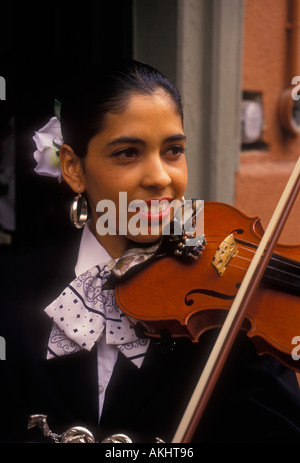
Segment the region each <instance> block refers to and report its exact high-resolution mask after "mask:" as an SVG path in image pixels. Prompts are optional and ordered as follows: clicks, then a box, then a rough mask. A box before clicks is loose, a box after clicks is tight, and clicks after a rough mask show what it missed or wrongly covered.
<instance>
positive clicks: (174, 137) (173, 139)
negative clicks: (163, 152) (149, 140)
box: [107, 133, 186, 146]
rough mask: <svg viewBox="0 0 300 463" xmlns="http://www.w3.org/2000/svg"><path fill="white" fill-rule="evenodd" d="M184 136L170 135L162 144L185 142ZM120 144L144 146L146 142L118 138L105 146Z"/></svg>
mask: <svg viewBox="0 0 300 463" xmlns="http://www.w3.org/2000/svg"><path fill="white" fill-rule="evenodd" d="M185 140H186V136H185V135H183V134H182V133H179V134H176V135H171V136H170V137H167V138H165V140H164V141H163V143H170V142H176V141H185ZM121 143H132V144H135V145H137V144H139V145H144V146H145V145H146V142H145V141H144V140H142V139H141V138H137V137H118V138H115V139H114V140H112V141H111V142H109V143H108V144H107V146H115V145H119V144H121Z"/></svg>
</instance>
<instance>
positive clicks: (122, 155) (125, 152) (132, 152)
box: [112, 148, 138, 160]
mask: <svg viewBox="0 0 300 463" xmlns="http://www.w3.org/2000/svg"><path fill="white" fill-rule="evenodd" d="M136 156H138V151H137V149H136V148H124V149H122V150H119V151H117V152H116V153H113V154H112V157H114V158H117V159H124V160H130V159H133V158H134V157H136Z"/></svg>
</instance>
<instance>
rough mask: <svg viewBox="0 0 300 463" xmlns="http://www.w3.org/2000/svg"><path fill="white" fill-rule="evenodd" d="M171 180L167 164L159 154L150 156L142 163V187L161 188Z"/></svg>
mask: <svg viewBox="0 0 300 463" xmlns="http://www.w3.org/2000/svg"><path fill="white" fill-rule="evenodd" d="M171 182H172V179H171V176H170V174H169V171H168V165H167V164H166V163H165V162H164V160H163V159H161V157H160V156H151V157H150V158H149V159H148V161H147V162H146V163H145V165H144V175H143V181H142V183H143V187H144V188H153V189H159V190H163V189H164V188H166V187H167V186H168V185H170V184H171Z"/></svg>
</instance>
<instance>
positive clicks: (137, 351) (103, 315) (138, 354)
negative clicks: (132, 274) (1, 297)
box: [45, 263, 149, 367]
mask: <svg viewBox="0 0 300 463" xmlns="http://www.w3.org/2000/svg"><path fill="white" fill-rule="evenodd" d="M110 267H112V263H109V264H105V265H104V266H102V267H100V266H98V265H97V266H95V267H93V268H92V269H91V270H88V271H87V272H85V273H84V274H82V275H80V276H78V277H77V278H76V279H75V280H73V281H72V282H71V283H70V284H69V285H68V286H67V288H66V289H65V290H64V291H63V292H62V293H61V295H60V296H59V297H58V298H57V299H56V300H55V301H53V302H52V303H51V304H50V305H49V306H48V307H47V308H46V309H45V312H46V314H47V315H48V316H49V317H51V318H52V319H53V326H52V331H51V334H50V337H49V342H48V352H47V359H51V358H53V357H57V356H62V355H66V354H71V353H75V352H78V351H79V350H82V349H85V350H88V351H90V350H91V349H92V348H93V346H94V345H95V344H96V343H97V342H98V341H99V340H100V338H101V337H102V335H103V334H104V333H105V336H106V342H107V344H114V345H116V347H117V348H118V349H119V351H120V352H122V354H124V355H125V356H126V357H127V358H128V359H130V360H131V361H132V362H133V363H134V364H135V365H136V366H137V367H140V366H141V365H142V363H143V360H144V357H145V354H146V352H147V349H148V346H149V339H147V338H144V339H140V338H139V337H138V336H137V335H136V333H135V330H134V327H133V325H132V324H131V322H130V320H129V319H128V317H127V316H126V315H125V314H124V313H123V312H122V311H121V309H120V308H119V307H118V305H117V303H116V300H115V291H114V290H112V289H103V285H104V284H105V283H106V281H107V279H108V277H109V275H110ZM119 268H120V267H117V268H116V270H115V272H116V274H117V273H118V269H119ZM127 269H128V267H127Z"/></svg>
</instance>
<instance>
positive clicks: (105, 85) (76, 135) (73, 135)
mask: <svg viewBox="0 0 300 463" xmlns="http://www.w3.org/2000/svg"><path fill="white" fill-rule="evenodd" d="M158 89H163V90H164V91H165V92H166V93H167V94H168V95H169V96H170V97H171V98H172V100H173V102H174V104H175V108H176V110H177V112H178V114H179V115H180V117H181V119H182V120H183V111H182V104H181V98H180V94H179V92H178V90H177V89H176V87H175V86H174V85H173V84H172V83H171V82H170V81H169V80H168V79H167V78H166V77H165V76H164V75H163V74H162V73H160V72H159V71H158V70H156V69H155V68H153V67H151V66H149V65H147V64H143V63H140V62H138V61H133V60H130V61H126V62H124V63H122V65H121V66H119V67H116V66H114V67H111V66H110V67H109V68H108V67H107V66H103V65H102V66H97V67H95V68H93V70H91V71H85V73H84V74H82V75H80V76H79V77H78V78H77V79H76V80H75V81H74V82H73V84H72V85H71V86H69V88H68V89H67V91H66V94H65V95H64V96H63V98H62V107H61V126H62V135H63V140H64V143H66V144H68V145H70V146H71V147H72V149H73V150H74V152H75V153H76V154H77V156H79V157H82V158H83V157H85V155H86V154H87V149H88V144H89V141H90V140H91V139H92V138H93V137H94V136H95V135H96V134H98V133H99V132H101V130H102V129H103V128H104V124H105V116H106V114H107V113H108V112H112V113H115V112H118V111H122V110H123V109H125V107H126V104H127V102H128V99H129V97H130V96H131V95H133V94H135V93H138V94H145V95H151V94H153V93H154V92H155V91H157V90H158Z"/></svg>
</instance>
